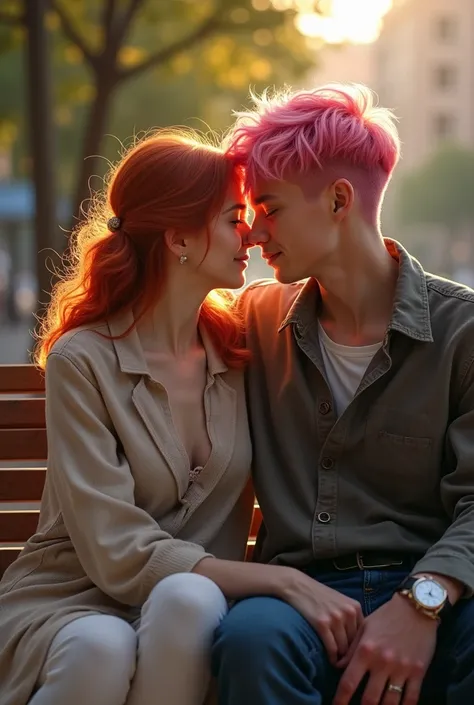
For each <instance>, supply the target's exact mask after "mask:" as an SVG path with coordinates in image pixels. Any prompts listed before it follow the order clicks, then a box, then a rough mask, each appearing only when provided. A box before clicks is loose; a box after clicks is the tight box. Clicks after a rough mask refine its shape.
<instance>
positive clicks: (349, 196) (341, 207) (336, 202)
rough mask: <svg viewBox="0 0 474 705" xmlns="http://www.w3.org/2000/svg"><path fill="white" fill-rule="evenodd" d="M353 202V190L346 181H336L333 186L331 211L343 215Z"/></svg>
mask: <svg viewBox="0 0 474 705" xmlns="http://www.w3.org/2000/svg"><path fill="white" fill-rule="evenodd" d="M353 202H354V188H353V186H352V184H351V182H350V181H348V180H347V179H338V180H337V181H335V182H334V184H333V195H332V210H333V213H337V214H338V215H343V214H346V213H347V212H348V210H349V209H350V207H351V206H352V204H353Z"/></svg>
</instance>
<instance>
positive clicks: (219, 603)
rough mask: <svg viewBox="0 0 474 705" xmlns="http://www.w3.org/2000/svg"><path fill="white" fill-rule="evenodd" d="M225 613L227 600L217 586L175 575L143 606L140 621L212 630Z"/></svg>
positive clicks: (203, 579) (202, 579)
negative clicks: (146, 619)
mask: <svg viewBox="0 0 474 705" xmlns="http://www.w3.org/2000/svg"><path fill="white" fill-rule="evenodd" d="M226 614H227V601H226V599H225V597H224V595H223V593H222V591H221V590H220V589H219V588H218V586H217V585H216V584H215V583H214V582H213V581H212V580H209V578H206V577H204V576H202V575H197V574H196V573H177V574H175V575H170V576H169V577H167V578H164V579H163V580H161V581H160V582H159V583H158V584H157V585H156V586H155V587H154V588H153V590H152V591H151V593H150V596H149V598H148V600H147V602H146V603H145V605H144V609H143V612H142V618H148V619H152V620H153V621H154V617H155V616H156V619H157V620H158V623H159V624H160V625H161V627H163V624H164V623H165V622H170V623H174V625H175V626H176V625H177V623H178V622H179V623H182V624H184V625H188V626H189V627H190V628H191V627H192V626H193V625H201V626H203V627H208V628H210V629H215V628H216V627H217V625H218V624H219V623H220V621H221V620H222V619H223V618H224V616H225V615H226Z"/></svg>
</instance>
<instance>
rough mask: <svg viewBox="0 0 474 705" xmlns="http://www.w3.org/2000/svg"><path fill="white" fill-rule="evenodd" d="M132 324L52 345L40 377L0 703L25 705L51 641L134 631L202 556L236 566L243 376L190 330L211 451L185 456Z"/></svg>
mask: <svg viewBox="0 0 474 705" xmlns="http://www.w3.org/2000/svg"><path fill="white" fill-rule="evenodd" d="M132 322H133V318H132V314H131V313H130V314H128V315H125V316H121V317H120V318H115V319H113V320H109V321H108V322H107V323H103V324H101V325H98V326H96V327H94V328H88V329H79V330H76V331H73V332H71V333H68V334H66V335H65V336H63V337H62V338H61V339H60V340H59V341H58V343H57V344H56V345H55V346H54V348H53V350H52V352H51V353H50V355H49V358H48V363H47V368H46V422H47V430H48V450H49V457H48V470H47V475H46V485H45V490H44V494H43V499H42V505H41V513H40V519H39V526H38V531H37V533H36V534H35V535H34V536H33V537H31V538H30V540H29V541H28V543H27V545H26V547H25V549H24V551H23V552H22V553H21V555H20V557H19V558H18V559H17V561H15V563H13V565H11V566H10V568H9V569H8V570H7V571H6V573H5V574H4V577H3V579H2V581H1V582H0V703H1V705H26V703H27V702H28V700H29V698H30V696H31V693H32V691H33V689H34V687H35V684H36V682H37V678H38V675H39V672H40V670H41V667H42V664H43V661H44V659H45V657H46V654H47V650H48V647H49V645H50V643H51V641H52V639H53V637H54V636H55V634H56V633H57V631H58V630H59V629H60V628H61V627H63V626H64V625H65V624H67V623H68V622H70V621H72V620H73V619H75V618H77V617H79V616H85V615H86V614H90V613H94V612H99V613H104V614H111V615H116V616H119V617H122V618H124V619H126V620H127V621H130V622H131V621H133V620H134V619H136V617H137V616H138V613H139V610H140V608H141V606H142V605H143V603H144V602H145V600H146V599H147V597H148V595H149V593H150V591H151V589H152V588H153V587H154V586H155V585H156V583H157V582H158V581H159V580H161V579H162V578H164V577H166V576H167V575H171V574H173V573H176V572H182V571H191V570H192V569H193V568H194V566H195V565H196V563H198V562H199V561H200V560H201V559H202V558H203V557H205V556H207V555H214V556H216V557H219V558H226V559H235V560H241V559H243V557H244V553H245V546H246V541H247V535H248V530H249V524H250V519H251V513H252V504H253V495H252V493H251V491H250V488H249V485H248V478H249V472H250V463H251V444H250V437H249V431H248V424H247V413H246V407H245V396H244V383H243V373H242V372H239V371H235V370H228V369H227V368H226V366H225V365H224V364H223V362H222V360H221V359H219V357H218V356H217V354H216V352H215V350H214V348H213V346H212V343H211V340H210V338H209V336H208V335H207V334H206V332H205V331H204V330H203V331H201V333H202V338H203V343H204V346H205V349H206V354H207V363H208V385H207V391H206V395H207V398H206V405H205V406H206V409H207V412H208V417H207V425H208V432H209V436H210V440H211V445H212V451H211V454H210V457H209V460H208V462H207V464H206V465H205V466H204V468H203V469H202V471H201V472H200V473H199V475H198V476H197V477H196V479H195V480H194V481H193V482H192V483H190V482H189V471H190V467H189V459H188V456H187V454H186V452H185V450H184V448H183V446H182V444H181V442H180V440H179V438H177V435H176V432H175V430H174V427H173V424H172V418H171V411H170V407H169V404H168V400H167V394H166V392H165V390H164V388H163V387H162V386H161V385H160V384H159V383H158V382H157V381H156V380H153V379H152V378H151V376H150V374H149V372H148V369H147V365H146V362H145V358H144V353H143V349H142V347H141V344H140V340H139V337H138V334H137V333H136V331H135V330H133V331H132V332H131V333H129V334H128V335H127V336H126V337H124V338H121V339H116V340H109V339H107V338H104V337H103V335H100V333H102V334H105V335H120V334H121V333H123V331H125V330H126V329H127V328H128V327H129V326H130V325H131V324H132Z"/></svg>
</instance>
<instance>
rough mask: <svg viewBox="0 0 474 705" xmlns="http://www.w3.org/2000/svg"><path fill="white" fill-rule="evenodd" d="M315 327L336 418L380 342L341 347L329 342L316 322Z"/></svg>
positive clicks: (353, 390) (343, 409)
mask: <svg viewBox="0 0 474 705" xmlns="http://www.w3.org/2000/svg"><path fill="white" fill-rule="evenodd" d="M318 325H319V342H320V344H321V352H322V355H323V361H324V368H325V370H326V376H327V379H328V382H329V386H330V388H331V392H332V395H333V398H334V403H335V406H336V413H337V415H338V416H340V415H341V414H342V413H343V412H344V411H345V409H346V408H347V406H348V405H349V403H350V402H351V401H352V399H353V398H354V395H355V393H356V391H357V389H358V388H359V384H360V382H361V379H362V377H363V376H364V372H365V371H366V369H367V367H368V366H369V364H370V363H371V362H372V358H373V357H374V355H375V353H376V352H377V351H378V350H380V348H381V347H382V342H380V343H374V344H373V345H363V346H360V347H353V346H350V345H341V344H340V343H335V342H334V340H331V338H330V337H329V336H328V334H327V333H326V331H325V330H324V328H323V327H322V325H321V324H320V323H319V322H318Z"/></svg>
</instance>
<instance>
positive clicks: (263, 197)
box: [253, 193, 277, 206]
mask: <svg viewBox="0 0 474 705" xmlns="http://www.w3.org/2000/svg"><path fill="white" fill-rule="evenodd" d="M275 198H277V196H275V195H274V194H273V193H264V194H262V195H261V196H258V197H257V198H255V199H254V201H253V202H254V203H255V205H256V206H260V205H261V204H262V203H265V201H272V200H275Z"/></svg>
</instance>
